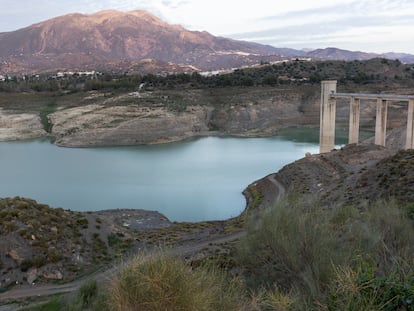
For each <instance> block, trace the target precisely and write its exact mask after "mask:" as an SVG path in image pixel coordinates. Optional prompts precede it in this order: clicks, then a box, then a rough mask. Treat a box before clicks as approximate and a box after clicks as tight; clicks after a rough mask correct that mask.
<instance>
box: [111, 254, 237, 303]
mask: <svg viewBox="0 0 414 311" xmlns="http://www.w3.org/2000/svg"><path fill="white" fill-rule="evenodd" d="M239 293H240V291H239V287H238V283H237V282H236V281H231V282H228V281H227V280H226V278H225V276H224V275H223V273H221V272H219V271H217V270H214V269H207V268H199V269H197V270H192V269H191V268H190V267H189V266H187V265H186V264H185V263H184V262H183V261H182V260H181V259H178V258H175V257H173V256H171V255H160V254H152V255H148V256H146V257H144V256H138V257H135V258H134V259H132V260H131V261H130V262H129V263H127V264H126V265H124V266H122V267H121V268H120V271H119V274H118V276H116V277H115V278H114V279H113V280H112V282H111V285H110V289H109V295H108V297H109V308H110V309H111V310H122V311H129V310H143V311H146V310H148V311H151V310H154V311H158V310H165V311H168V310H183V311H185V310H200V311H202V310H239V309H240V305H241V303H242V300H241V298H240V297H241V296H240V295H239Z"/></svg>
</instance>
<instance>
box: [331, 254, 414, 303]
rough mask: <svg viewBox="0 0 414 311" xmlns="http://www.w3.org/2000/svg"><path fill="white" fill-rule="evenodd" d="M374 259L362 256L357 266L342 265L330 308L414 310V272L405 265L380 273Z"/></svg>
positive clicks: (333, 287) (332, 293)
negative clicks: (382, 274) (386, 273)
mask: <svg viewBox="0 0 414 311" xmlns="http://www.w3.org/2000/svg"><path fill="white" fill-rule="evenodd" d="M377 273H378V268H377V265H376V263H375V262H374V261H373V260H367V259H363V258H359V260H357V261H356V265H355V267H353V268H352V267H350V266H346V267H343V268H338V269H337V271H336V280H335V283H334V285H333V286H332V289H331V292H330V296H329V298H330V300H329V310H344V311H348V310H349V311H352V310H387V311H388V310H389V311H392V310H414V274H413V270H412V268H411V267H407V266H406V265H405V264H402V265H395V266H394V267H393V269H391V270H390V273H389V274H388V275H386V276H384V277H380V276H378V274H377Z"/></svg>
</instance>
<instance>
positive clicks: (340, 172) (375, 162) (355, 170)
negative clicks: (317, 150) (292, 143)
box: [246, 144, 414, 209]
mask: <svg viewBox="0 0 414 311" xmlns="http://www.w3.org/2000/svg"><path fill="white" fill-rule="evenodd" d="M275 179H276V180H277V181H278V183H275V182H274V180H275ZM280 187H282V188H283V189H284V190H285V191H286V193H295V194H302V195H304V196H311V197H313V198H318V199H319V200H320V202H321V204H322V205H323V206H329V207H334V206H335V205H336V204H337V205H341V204H350V205H352V206H357V207H363V206H364V205H365V203H367V202H375V201H377V200H389V199H396V200H398V201H401V202H404V203H405V204H407V203H410V202H414V197H413V195H412V193H413V190H414V151H413V150H401V151H397V150H390V149H387V148H384V147H381V146H376V145H371V144H363V145H348V146H346V147H344V148H342V149H340V150H335V151H332V152H330V153H326V154H315V155H308V156H306V157H304V158H302V159H300V160H298V161H295V162H293V163H291V164H289V165H287V166H285V167H284V168H282V169H281V170H280V171H279V172H277V173H274V174H271V175H269V176H266V177H264V178H263V179H260V180H258V181H256V182H255V183H253V184H251V185H250V186H249V187H248V188H247V189H246V194H247V196H250V197H251V196H252V194H253V193H255V192H256V193H260V195H261V197H262V198H264V199H263V200H262V201H261V204H260V206H259V207H260V208H261V209H265V208H268V207H269V206H271V205H272V204H273V203H274V193H277V192H278V191H280Z"/></svg>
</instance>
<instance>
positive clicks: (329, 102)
mask: <svg viewBox="0 0 414 311" xmlns="http://www.w3.org/2000/svg"><path fill="white" fill-rule="evenodd" d="M333 93H336V81H322V90H321V119H320V120H321V121H320V128H319V148H320V149H319V152H320V153H324V152H329V151H331V150H332V149H334V144H335V117H336V99H335V98H333V97H331V96H330V95H331V94H333Z"/></svg>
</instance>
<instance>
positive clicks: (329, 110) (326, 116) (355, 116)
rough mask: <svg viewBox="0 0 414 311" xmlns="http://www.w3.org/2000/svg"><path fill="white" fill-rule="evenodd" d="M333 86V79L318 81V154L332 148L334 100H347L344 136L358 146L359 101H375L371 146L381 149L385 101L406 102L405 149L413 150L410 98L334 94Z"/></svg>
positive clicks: (413, 112)
mask: <svg viewBox="0 0 414 311" xmlns="http://www.w3.org/2000/svg"><path fill="white" fill-rule="evenodd" d="M336 84H337V81H335V80H330V81H322V83H321V117H320V135H319V150H320V153H324V152H329V151H331V150H332V149H333V148H334V144H335V118H336V99H337V98H349V99H350V103H349V105H350V111H349V136H348V143H349V144H353V143H358V141H359V117H360V105H361V100H376V101H377V110H376V119H375V144H376V145H381V146H385V138H386V132H387V110H388V102H391V101H398V102H407V103H408V118H407V136H406V143H405V149H413V148H414V126H413V120H414V95H394V94H360V93H337V92H336Z"/></svg>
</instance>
